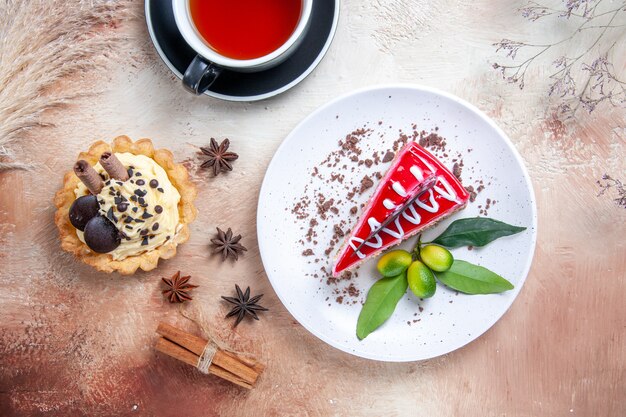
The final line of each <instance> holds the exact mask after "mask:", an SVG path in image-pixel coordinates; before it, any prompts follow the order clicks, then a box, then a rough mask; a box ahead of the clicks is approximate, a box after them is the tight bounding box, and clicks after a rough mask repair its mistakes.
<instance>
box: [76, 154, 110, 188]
mask: <svg viewBox="0 0 626 417" xmlns="http://www.w3.org/2000/svg"><path fill="white" fill-rule="evenodd" d="M74 173H75V174H76V176H77V177H78V179H79V180H81V181H82V183H83V184H85V187H87V189H88V190H89V192H90V193H91V194H93V195H96V194H98V193H99V192H100V191H102V187H104V181H102V177H100V174H98V173H97V172H96V170H95V169H93V167H92V166H91V165H89V162H87V161H85V160H84V159H81V160H80V161H78V162H76V163H75V164H74Z"/></svg>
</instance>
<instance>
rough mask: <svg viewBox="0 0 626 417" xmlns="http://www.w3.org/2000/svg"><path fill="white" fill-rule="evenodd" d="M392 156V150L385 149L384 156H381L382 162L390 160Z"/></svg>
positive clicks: (393, 155)
mask: <svg viewBox="0 0 626 417" xmlns="http://www.w3.org/2000/svg"><path fill="white" fill-rule="evenodd" d="M394 157H395V154H394V153H393V152H391V151H387V153H386V154H385V156H383V162H385V163H387V162H391V161H393V158H394Z"/></svg>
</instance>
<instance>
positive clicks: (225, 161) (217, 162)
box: [200, 138, 239, 176]
mask: <svg viewBox="0 0 626 417" xmlns="http://www.w3.org/2000/svg"><path fill="white" fill-rule="evenodd" d="M229 146H230V141H229V140H228V139H224V140H223V141H222V143H220V144H219V145H218V144H217V141H216V140H215V139H213V138H211V144H210V145H209V146H208V147H206V148H200V150H201V151H202V153H203V154H205V155H206V156H208V159H207V160H206V161H204V162H203V163H202V165H201V166H200V167H201V168H208V167H213V175H214V176H217V175H219V173H220V172H223V171H232V170H233V166H232V164H231V162H232V161H234V160H235V159H237V158H239V155H237V154H236V153H234V152H228V147H229Z"/></svg>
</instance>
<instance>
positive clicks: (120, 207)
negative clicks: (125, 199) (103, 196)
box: [117, 203, 128, 213]
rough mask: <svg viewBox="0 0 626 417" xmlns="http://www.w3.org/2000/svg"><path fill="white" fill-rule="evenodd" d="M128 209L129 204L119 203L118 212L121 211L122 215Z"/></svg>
mask: <svg viewBox="0 0 626 417" xmlns="http://www.w3.org/2000/svg"><path fill="white" fill-rule="evenodd" d="M127 209H128V203H119V204H118V205H117V211H119V212H120V213H123V212H125V211H126V210H127Z"/></svg>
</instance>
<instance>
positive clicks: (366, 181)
mask: <svg viewBox="0 0 626 417" xmlns="http://www.w3.org/2000/svg"><path fill="white" fill-rule="evenodd" d="M373 185H374V181H372V179H371V178H370V177H369V176H367V175H366V176H364V177H363V179H362V180H361V188H360V190H359V194H362V193H363V192H364V191H366V190H368V189H370V188H372V186H373Z"/></svg>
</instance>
